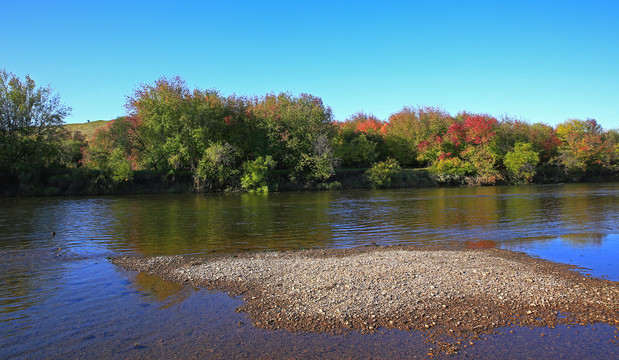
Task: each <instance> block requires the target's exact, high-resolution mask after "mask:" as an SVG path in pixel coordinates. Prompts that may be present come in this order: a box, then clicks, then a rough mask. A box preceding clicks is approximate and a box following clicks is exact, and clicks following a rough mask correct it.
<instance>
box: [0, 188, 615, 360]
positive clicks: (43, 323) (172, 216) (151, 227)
mask: <svg viewBox="0 0 619 360" xmlns="http://www.w3.org/2000/svg"><path fill="white" fill-rule="evenodd" d="M618 204H619V184H617V183H603V184H570V185H547V186H524V187H516V186H514V187H473V188H429V189H405V190H380V191H367V190H366V191H330V192H295V193H271V194H266V195H252V194H186V195H178V194H174V195H156V196H150V195H149V196H123V197H82V198H2V199H0V260H1V262H0V270H1V272H0V358H24V359H25V358H59V359H60V358H84V357H98V358H140V357H156V358H162V357H163V358H165V357H174V356H176V357H180V358H192V357H219V358H247V357H250V358H259V357H265V358H269V357H287V358H290V357H304V358H308V357H309V358H312V357H314V358H330V357H331V358H333V357H355V356H356V355H358V354H363V356H364V357H365V356H368V357H370V356H374V357H379V358H380V357H393V356H396V357H414V356H425V354H426V352H427V348H428V345H427V344H425V343H424V341H423V338H422V336H421V335H420V334H415V333H407V332H405V331H385V332H383V333H377V334H373V335H363V334H358V333H350V334H346V335H329V334H290V333H286V332H282V331H268V330H262V329H256V328H254V327H253V326H251V322H250V321H249V320H247V319H246V317H245V316H244V314H239V313H236V312H234V309H235V308H236V307H237V306H238V305H239V304H240V303H241V299H238V298H231V297H229V296H227V295H226V294H223V293H218V292H211V291H208V290H204V289H194V288H190V287H185V286H182V285H179V284H174V283H168V282H165V281H162V280H161V279H159V278H156V277H153V276H149V275H145V274H137V273H132V272H127V271H124V270H122V269H119V268H116V267H115V266H114V265H112V264H111V263H110V262H109V260H108V258H109V257H111V256H118V255H125V254H138V255H170V254H196V255H208V254H212V253H221V252H237V251H264V250H279V249H302V248H338V247H354V246H361V245H369V244H376V245H395V244H429V243H430V244H445V245H454V246H465V247H471V248H484V247H500V248H505V249H510V250H515V251H523V252H526V253H529V254H531V255H534V256H539V257H542V258H545V259H549V260H554V261H560V262H565V263H571V264H574V265H577V266H580V267H582V268H583V269H581V271H583V272H585V273H587V274H590V275H591V276H596V277H604V278H608V279H611V280H614V281H618V280H619V265H617V262H616V259H619V226H618V224H619V211H618V210H619V208H618ZM615 330H616V329H615V328H612V327H609V326H606V325H599V326H597V325H596V326H595V327H592V326H588V327H584V326H581V327H579V326H576V327H570V328H569V329H568V328H567V327H561V328H557V329H525V328H522V329H521V328H517V329H506V334H503V335H500V334H494V335H489V336H488V337H487V338H488V340H487V341H482V343H481V344H477V345H476V346H474V347H470V348H468V349H466V350H465V351H463V352H461V355H462V356H472V357H480V356H481V357H485V358H493V357H496V358H505V357H506V355H505V354H511V355H513V356H512V357H513V358H519V357H529V356H530V357H539V356H541V357H554V356H558V355H562V356H563V357H564V358H579V357H583V356H584V355H586V356H587V357H596V356H598V357H602V358H606V357H609V355H612V356H614V354H617V348H618V347H617V345H616V344H613V343H609V342H608V341H607V339H606V337H607V336H606V335H609V334H612V333H613V331H615ZM540 332H544V337H543V341H541V340H540ZM611 337H612V336H611ZM532 341H533V343H534V345H531V342H532ZM612 356H610V357H612ZM507 357H508V358H509V357H510V356H507Z"/></svg>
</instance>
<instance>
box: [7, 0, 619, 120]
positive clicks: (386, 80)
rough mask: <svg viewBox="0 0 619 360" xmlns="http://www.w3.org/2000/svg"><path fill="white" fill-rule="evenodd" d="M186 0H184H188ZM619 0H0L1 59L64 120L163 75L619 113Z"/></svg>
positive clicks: (256, 91) (330, 96)
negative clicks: (43, 93) (57, 107)
mask: <svg viewBox="0 0 619 360" xmlns="http://www.w3.org/2000/svg"><path fill="white" fill-rule="evenodd" d="M179 3H180V4H179ZM617 19H619V1H595V0H589V1H566V0H564V1H543V0H536V1H496V0H495V1H470V0H467V1H380V2H378V1H371V2H369V1H368V2H363V1H334V0H332V1H311V2H306V3H303V2H300V1H299V2H297V1H194V2H191V1H186V2H182V3H181V2H178V3H177V2H173V1H169V2H168V1H144V2H138V1H28V0H21V1H3V4H2V11H1V12H0V34H2V36H1V37H0V68H5V69H6V70H8V71H10V72H13V73H15V74H17V75H18V76H20V77H23V76H25V75H26V74H30V76H31V77H32V78H33V79H34V80H35V81H36V82H37V83H38V84H40V85H45V84H50V85H51V86H52V87H53V88H54V89H55V90H56V91H57V92H58V93H60V95H61V98H62V100H63V102H64V103H66V104H67V105H69V106H71V107H72V108H73V115H72V116H71V117H69V118H68V119H67V122H85V121H86V120H97V119H111V118H114V117H116V116H120V115H123V114H124V108H123V105H124V102H125V96H127V95H130V94H131V93H132V91H133V89H135V88H136V87H137V86H138V85H139V84H140V83H153V82H154V81H155V80H156V79H157V78H159V77H160V76H168V77H171V76H176V75H179V76H181V77H183V78H184V79H185V80H186V81H187V83H188V85H189V86H190V87H192V88H194V87H198V88H201V89H207V88H208V89H210V88H215V89H218V90H219V91H221V92H222V93H223V94H224V95H230V94H233V93H236V94H237V95H250V96H253V95H264V94H266V93H269V92H275V93H278V92H282V91H290V92H292V93H295V94H298V93H302V92H306V93H310V94H312V95H316V96H319V97H321V98H322V99H323V101H324V102H325V103H326V104H327V105H329V106H330V107H331V108H332V109H333V112H334V115H335V118H336V119H338V120H344V119H346V118H347V117H349V116H350V115H351V114H353V113H355V112H357V111H365V112H368V113H373V114H375V115H376V116H378V117H379V118H381V119H386V118H387V117H388V116H389V115H390V114H391V113H394V112H396V111H398V110H400V109H401V108H402V107H403V106H405V105H411V106H415V105H431V106H439V107H442V108H444V109H445V110H447V111H449V112H450V113H452V114H456V113H457V112H459V111H462V110H467V111H471V112H483V113H489V114H492V115H494V116H497V117H499V116H502V115H504V114H507V115H510V116H513V117H517V118H520V119H523V120H527V121H529V122H544V123H547V124H551V125H555V124H557V123H560V122H563V121H565V120H567V119H568V118H582V119H584V118H587V117H590V118H595V119H596V120H598V122H599V123H600V124H602V126H603V127H604V128H606V129H610V128H618V127H619V21H617Z"/></svg>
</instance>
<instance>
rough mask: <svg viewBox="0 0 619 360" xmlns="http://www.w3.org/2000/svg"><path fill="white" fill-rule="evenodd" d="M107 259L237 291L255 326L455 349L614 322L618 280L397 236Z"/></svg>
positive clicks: (618, 310)
mask: <svg viewBox="0 0 619 360" xmlns="http://www.w3.org/2000/svg"><path fill="white" fill-rule="evenodd" d="M113 262H114V263H115V264H116V265H118V266H121V267H123V268H125V269H129V270H137V271H140V272H145V273H148V274H153V275H158V276H160V277H162V278H164V279H167V280H171V281H175V282H180V283H185V284H190V285H193V286H198V287H208V288H210V289H216V290H222V291H226V292H228V293H230V294H231V295H242V296H243V298H244V300H245V303H244V304H243V305H241V306H240V307H239V308H238V309H237V310H238V311H241V312H245V313H247V315H248V317H249V318H250V319H251V320H252V322H253V324H254V325H255V326H257V327H260V328H265V329H285V330H288V331H292V332H332V333H346V332H347V331H351V330H355V331H361V332H377V331H384V330H385V329H400V330H420V331H421V332H422V333H423V334H424V335H425V336H426V339H427V340H428V341H429V342H431V343H435V344H436V345H435V346H433V349H435V350H434V351H436V352H437V353H438V352H443V353H455V352H458V351H459V350H460V349H462V348H463V347H464V346H465V345H471V343H475V341H476V339H477V338H479V337H480V336H484V335H485V334H490V333H493V332H495V331H496V330H497V329H504V328H508V327H512V326H531V327H549V328H553V327H555V326H557V325H559V324H567V325H571V324H578V325H587V324H594V323H604V324H608V325H611V326H615V327H617V326H619V284H618V283H617V282H613V281H609V280H602V279H595V278H591V277H587V276H583V275H581V274H579V273H577V272H575V271H573V267H572V266H569V265H565V264H558V263H553V262H549V261H545V260H541V259H537V258H533V257H530V256H528V255H525V254H522V253H516V252H510V251H506V250H499V249H484V250H463V249H439V248H420V247H404V246H397V247H386V248H381V247H370V248H355V249H345V250H341V249H333V250H303V251H290V252H263V253H243V254H227V255H218V256H210V257H191V256H163V257H152V258H140V257H122V258H117V259H114V260H113ZM609 341H617V338H616V336H615V338H613V339H609Z"/></svg>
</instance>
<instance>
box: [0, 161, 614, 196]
mask: <svg viewBox="0 0 619 360" xmlns="http://www.w3.org/2000/svg"><path fill="white" fill-rule="evenodd" d="M547 170H548V169H547ZM366 171H367V169H337V170H336V172H335V174H334V175H333V176H332V177H331V178H330V179H329V180H328V181H325V182H294V181H290V180H289V179H287V177H286V176H285V174H284V173H274V174H273V175H272V176H271V179H270V180H269V183H270V184H271V186H270V188H271V189H270V191H274V192H278V191H279V192H286V191H324V190H352V189H373V188H375V186H374V185H373V184H372V183H371V182H369V181H368V179H367V177H366ZM618 181H619V174H617V173H616V172H591V173H588V174H580V175H579V176H578V177H574V176H568V175H566V174H565V173H562V172H561V171H560V170H558V169H552V171H550V170H548V171H545V172H540V173H539V174H538V176H537V177H536V178H535V181H534V184H557V183H599V182H618ZM481 185H484V186H488V185H515V184H512V183H510V182H508V181H507V180H506V179H496V180H495V182H493V183H488V182H487V179H484V178H483V177H478V176H443V175H437V174H433V173H432V172H430V171H429V170H428V169H425V168H420V169H400V170H399V171H398V172H397V173H396V174H394V175H393V176H392V178H391V181H390V182H389V183H388V184H384V185H383V186H381V188H389V189H407V188H431V187H465V186H481ZM221 191H222V190H221V189H212V190H209V189H201V190H200V191H198V190H197V189H196V188H195V183H194V176H193V174H192V173H191V172H178V173H174V174H164V173H160V172H157V171H147V170H140V171H134V172H133V175H132V178H131V179H127V180H123V181H114V180H113V179H112V178H111V177H110V174H109V173H107V172H104V171H99V170H92V169H87V168H83V167H80V168H64V169H62V168H59V169H45V170H41V171H40V172H37V173H35V174H32V176H31V178H30V180H29V182H27V183H21V182H20V179H19V178H17V177H11V176H8V175H7V174H2V173H0V196H1V197H20V196H102V195H141V194H178V193H195V192H221ZM225 191H226V192H240V191H241V190H240V188H230V189H227V190H225Z"/></svg>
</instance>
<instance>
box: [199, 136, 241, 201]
mask: <svg viewBox="0 0 619 360" xmlns="http://www.w3.org/2000/svg"><path fill="white" fill-rule="evenodd" d="M237 157H238V155H237V150H236V148H235V147H234V146H232V145H230V144H228V143H216V144H213V145H211V146H209V147H208V148H207V149H206V150H205V151H204V155H203V157H202V159H201V160H200V162H199V163H198V168H197V169H196V172H195V178H196V187H197V188H198V190H203V189H204V187H208V188H209V189H226V188H228V187H231V186H232V185H233V184H234V181H235V180H236V179H237V175H238V170H237V169H236V168H235V166H234V165H235V163H236V159H237Z"/></svg>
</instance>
